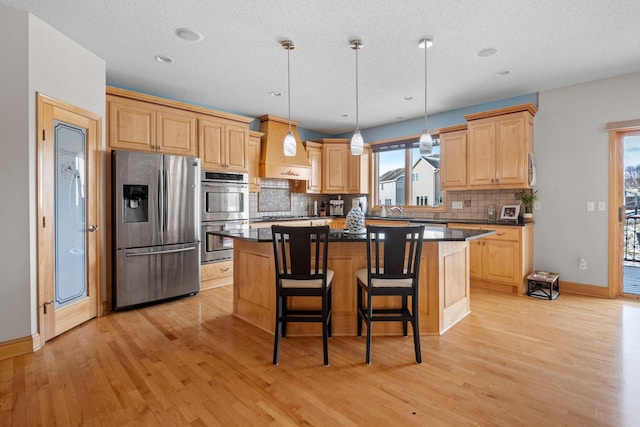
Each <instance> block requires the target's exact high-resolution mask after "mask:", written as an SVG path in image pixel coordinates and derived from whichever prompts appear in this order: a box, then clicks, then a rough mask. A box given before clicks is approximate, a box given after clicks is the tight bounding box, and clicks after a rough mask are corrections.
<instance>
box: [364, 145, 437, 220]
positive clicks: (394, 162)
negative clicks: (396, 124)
mask: <svg viewBox="0 0 640 427" xmlns="http://www.w3.org/2000/svg"><path fill="white" fill-rule="evenodd" d="M416 139H417V138H416ZM434 142H436V143H435V144H434V145H435V146H434V147H433V152H432V153H431V154H430V155H428V156H421V155H420V150H419V149H418V148H417V142H416V140H415V139H414V140H413V141H395V142H393V143H381V144H377V145H376V144H373V145H372V150H373V153H374V162H375V163H374V170H376V171H377V173H376V174H374V176H375V180H376V182H375V185H374V187H375V190H376V191H377V197H376V200H377V204H378V205H392V206H421V207H425V208H429V207H431V208H438V207H442V206H443V203H444V193H443V191H442V190H440V146H439V144H438V143H437V140H436V141H434ZM406 176H410V177H411V179H410V180H409V181H408V185H407V186H406V187H407V188H405V182H406V179H405V177H406ZM427 210H428V209H427Z"/></svg>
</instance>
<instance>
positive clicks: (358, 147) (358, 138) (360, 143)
mask: <svg viewBox="0 0 640 427" xmlns="http://www.w3.org/2000/svg"><path fill="white" fill-rule="evenodd" d="M349 45H350V46H351V49H353V50H355V51H356V131H355V132H354V134H353V137H352V138H351V154H353V155H354V156H359V155H361V154H362V153H363V152H364V140H363V139H362V135H361V134H360V127H359V122H358V120H359V111H358V107H359V106H358V51H359V50H360V49H361V48H362V40H360V39H353V40H350V41H349Z"/></svg>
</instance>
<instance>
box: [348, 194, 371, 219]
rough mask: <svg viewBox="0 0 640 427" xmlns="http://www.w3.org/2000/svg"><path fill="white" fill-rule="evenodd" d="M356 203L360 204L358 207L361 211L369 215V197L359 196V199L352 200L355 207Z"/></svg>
mask: <svg viewBox="0 0 640 427" xmlns="http://www.w3.org/2000/svg"><path fill="white" fill-rule="evenodd" d="M355 203H357V204H358V206H360V210H361V211H362V213H363V214H365V215H366V214H367V196H358V197H354V198H353V199H351V204H352V205H354V204H355Z"/></svg>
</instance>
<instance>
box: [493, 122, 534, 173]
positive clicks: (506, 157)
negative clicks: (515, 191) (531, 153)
mask: <svg viewBox="0 0 640 427" xmlns="http://www.w3.org/2000/svg"><path fill="white" fill-rule="evenodd" d="M526 148H527V144H526V143H525V118H524V116H523V115H522V114H510V115H508V116H506V117H505V118H504V119H500V120H497V121H496V180H497V183H498V184H503V185H507V184H520V185H524V186H526V185H527V181H528V179H527V178H528V175H527V174H528V170H527V167H528V164H527V160H528V152H527V150H526Z"/></svg>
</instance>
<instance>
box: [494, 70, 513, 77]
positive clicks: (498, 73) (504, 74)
mask: <svg viewBox="0 0 640 427" xmlns="http://www.w3.org/2000/svg"><path fill="white" fill-rule="evenodd" d="M496 74H497V75H499V76H508V75H509V74H511V70H500V71H498V72H497V73H496Z"/></svg>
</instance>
